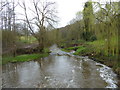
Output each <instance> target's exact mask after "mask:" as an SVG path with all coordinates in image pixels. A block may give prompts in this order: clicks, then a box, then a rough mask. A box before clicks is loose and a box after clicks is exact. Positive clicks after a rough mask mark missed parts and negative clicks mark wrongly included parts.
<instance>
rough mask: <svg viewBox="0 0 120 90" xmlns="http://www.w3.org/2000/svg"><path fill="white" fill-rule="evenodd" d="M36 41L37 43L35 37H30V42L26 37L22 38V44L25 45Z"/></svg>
mask: <svg viewBox="0 0 120 90" xmlns="http://www.w3.org/2000/svg"><path fill="white" fill-rule="evenodd" d="M36 41H37V40H36V38H34V37H33V36H28V40H27V39H26V36H21V37H20V42H23V43H34V42H36Z"/></svg>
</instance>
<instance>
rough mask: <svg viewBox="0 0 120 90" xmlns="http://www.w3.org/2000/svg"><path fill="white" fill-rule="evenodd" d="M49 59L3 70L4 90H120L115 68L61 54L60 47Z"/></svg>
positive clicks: (3, 68) (84, 58)
mask: <svg viewBox="0 0 120 90" xmlns="http://www.w3.org/2000/svg"><path fill="white" fill-rule="evenodd" d="M50 50H51V53H50V55H49V56H48V57H45V58H41V59H38V60H34V61H29V62H21V63H9V64H6V65H3V66H2V87H3V88H10V87H13V88H117V75H116V74H115V73H114V72H113V71H112V69H111V68H109V67H107V66H105V65H103V64H100V63H97V62H95V61H93V60H91V59H89V58H88V57H87V56H86V57H82V56H76V55H73V52H74V51H73V52H70V53H67V52H63V51H61V50H60V49H59V48H57V46H56V45H53V46H52V47H51V48H50Z"/></svg>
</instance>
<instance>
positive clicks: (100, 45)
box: [62, 40, 120, 77]
mask: <svg viewBox="0 0 120 90" xmlns="http://www.w3.org/2000/svg"><path fill="white" fill-rule="evenodd" d="M104 44H105V41H103V40H100V41H94V42H85V43H82V44H81V45H79V44H78V46H74V47H65V48H63V49H62V50H63V51H67V52H69V51H72V50H75V53H74V55H81V56H89V58H91V59H93V60H95V61H97V62H100V63H102V64H105V65H107V66H109V67H111V68H112V69H113V70H114V71H115V72H116V73H117V74H118V76H119V77H120V62H118V57H117V56H116V55H114V56H112V55H109V56H108V55H105V53H104Z"/></svg>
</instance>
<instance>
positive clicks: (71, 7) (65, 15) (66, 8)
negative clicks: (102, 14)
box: [16, 0, 119, 27]
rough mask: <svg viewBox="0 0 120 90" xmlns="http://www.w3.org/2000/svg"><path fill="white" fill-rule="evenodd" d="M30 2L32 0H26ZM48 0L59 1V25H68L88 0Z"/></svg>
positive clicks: (18, 9) (19, 10)
mask: <svg viewBox="0 0 120 90" xmlns="http://www.w3.org/2000/svg"><path fill="white" fill-rule="evenodd" d="M25 1H26V2H29V1H30V0H25ZM48 1H55V2H56V3H57V10H58V17H59V18H60V19H59V21H60V22H59V24H58V26H57V27H63V26H66V25H67V24H68V23H69V21H70V20H72V19H73V18H74V17H75V14H76V13H77V12H78V11H82V10H83V6H84V3H85V2H86V1H88V0H48ZM92 1H96V2H105V1H110V0H92ZM111 1H119V0H111ZM16 11H17V12H20V13H21V12H22V10H21V9H20V8H19V7H18V8H16Z"/></svg>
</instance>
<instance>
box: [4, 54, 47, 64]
mask: <svg viewBox="0 0 120 90" xmlns="http://www.w3.org/2000/svg"><path fill="white" fill-rule="evenodd" d="M48 55H49V54H48V53H43V54H24V55H19V56H16V57H13V56H7V57H5V56H4V57H3V58H2V64H6V63H8V62H24V61H31V60H35V59H38V58H41V57H46V56H48Z"/></svg>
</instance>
